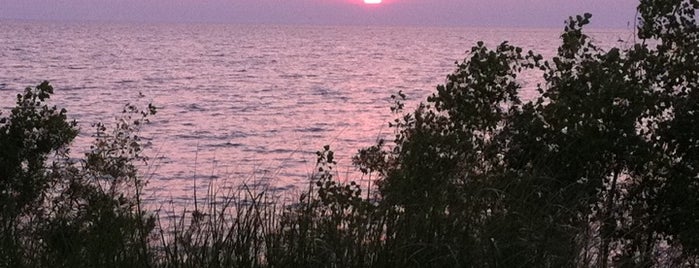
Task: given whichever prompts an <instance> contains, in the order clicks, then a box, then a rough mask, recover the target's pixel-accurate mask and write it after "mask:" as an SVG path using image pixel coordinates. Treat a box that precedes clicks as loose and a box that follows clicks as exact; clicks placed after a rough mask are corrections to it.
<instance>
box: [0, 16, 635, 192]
mask: <svg viewBox="0 0 699 268" xmlns="http://www.w3.org/2000/svg"><path fill="white" fill-rule="evenodd" d="M559 35H560V30H558V29H487V28H399V27H320V26H306V27H303V26H239V25H175V24H149V25H141V24H100V23H83V24H81V23H37V22H15V21H0V97H1V98H0V107H2V109H3V110H4V111H7V109H9V107H12V105H13V100H14V96H15V95H16V94H17V93H18V92H19V91H20V90H21V89H23V88H24V87H26V86H32V85H37V84H38V83H39V82H41V81H42V80H49V81H50V82H51V83H52V85H54V87H55V88H56V95H55V97H54V103H56V104H57V105H59V106H62V107H65V108H67V109H68V111H69V116H70V117H71V118H74V119H76V120H77V121H78V122H79V123H80V128H81V130H82V133H81V136H80V137H79V139H78V141H77V142H76V147H77V148H78V149H77V151H80V148H83V149H84V148H85V146H84V145H86V144H88V142H89V141H90V133H91V128H90V124H91V123H94V122H97V121H104V122H107V123H111V122H113V118H114V116H116V115H118V113H119V112H120V111H121V107H122V106H123V105H124V104H126V103H128V102H137V103H145V102H147V101H152V102H153V103H154V104H155V105H156V106H157V107H158V108H159V111H158V114H157V116H155V117H154V118H153V119H152V123H151V124H149V125H148V126H147V127H146V129H145V132H144V133H143V134H144V135H143V136H145V137H147V143H148V151H147V155H149V156H150V157H151V163H152V166H151V168H149V169H148V170H147V171H146V173H147V174H146V175H147V177H149V178H150V179H149V184H148V193H149V195H148V198H149V199H151V200H163V199H167V200H170V199H172V200H174V201H175V202H181V201H184V200H187V199H186V198H187V197H189V196H190V195H191V193H192V188H193V186H194V179H195V178H197V181H198V184H199V185H200V188H203V187H201V185H206V184H207V183H208V182H211V181H215V182H217V183H224V182H233V183H236V182H241V181H248V182H255V183H267V184H269V185H270V187H272V189H276V190H280V191H282V190H289V189H294V188H299V187H304V186H305V185H306V183H307V181H308V177H309V174H311V173H312V171H313V170H314V164H315V152H316V151H317V150H319V149H321V148H322V146H323V145H326V144H330V145H331V147H332V148H333V149H334V150H335V152H336V157H337V159H338V160H339V161H340V165H339V171H340V177H342V178H349V179H356V178H357V177H358V173H357V172H356V171H354V169H353V168H352V167H351V157H352V155H353V154H354V153H356V151H357V149H360V148H362V147H366V146H370V145H372V144H374V142H375V141H376V139H377V138H379V137H386V136H388V135H390V134H391V130H390V129H388V127H387V122H388V121H390V120H392V118H393V115H391V113H390V110H389V106H390V104H391V101H390V95H391V94H394V93H396V92H397V91H399V90H401V91H403V92H404V93H406V94H407V95H408V97H409V101H408V104H409V105H408V107H414V106H415V104H416V103H417V102H418V101H421V100H423V99H424V98H425V97H426V96H427V95H429V94H430V93H431V92H432V91H433V89H434V88H435V86H436V85H437V84H440V83H443V82H444V78H445V77H446V75H447V74H448V73H450V72H452V71H453V70H454V69H455V65H454V63H455V62H456V61H461V60H463V58H464V57H465V56H466V54H465V52H466V51H467V50H469V49H470V48H471V47H472V46H473V45H474V44H475V42H476V41H478V40H484V41H485V42H486V44H489V45H491V46H493V45H496V44H499V43H500V42H501V41H503V40H509V41H510V42H511V43H512V44H515V45H518V46H521V47H523V48H524V49H525V50H529V49H533V50H535V51H536V52H538V53H541V54H543V55H544V56H546V57H550V56H552V55H554V54H555V51H556V50H555V49H556V45H557V44H559V43H560V42H559V39H558V36H559ZM593 36H594V37H595V39H596V40H597V41H598V42H599V43H602V44H616V42H617V40H618V39H625V40H627V39H629V38H631V35H630V33H629V32H628V31H597V32H594V33H593ZM534 79H535V78H533V77H529V76H525V77H524V78H523V80H522V81H521V82H522V84H523V85H524V87H525V89H524V90H523V92H522V93H521V94H522V96H523V97H525V98H531V97H532V95H533V94H535V93H534V90H533V87H534V86H535V84H536V81H535V80H534ZM139 93H142V94H143V95H145V96H146V97H145V100H144V99H139V97H138V96H139ZM5 113H6V112H5ZM81 145H82V147H81ZM74 153H75V154H77V155H79V154H78V153H77V152H74Z"/></svg>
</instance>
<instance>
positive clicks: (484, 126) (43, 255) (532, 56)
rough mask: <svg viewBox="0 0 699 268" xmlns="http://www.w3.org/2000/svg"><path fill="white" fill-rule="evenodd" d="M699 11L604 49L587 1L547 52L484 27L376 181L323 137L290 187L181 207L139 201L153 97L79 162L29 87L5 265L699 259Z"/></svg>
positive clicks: (650, 9) (410, 123) (9, 157)
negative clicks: (356, 175) (289, 193)
mask: <svg viewBox="0 0 699 268" xmlns="http://www.w3.org/2000/svg"><path fill="white" fill-rule="evenodd" d="M697 10H699V1H697V0H672V1H668V0H641V1H640V4H639V7H638V14H639V17H638V20H639V21H638V25H639V26H638V28H637V41H636V42H635V43H633V44H626V48H611V49H608V50H603V49H600V48H598V47H597V46H596V45H595V43H594V42H593V40H591V38H589V37H588V36H587V35H586V34H585V32H584V31H583V27H584V26H585V25H586V24H588V23H589V21H590V19H591V15H590V14H584V15H580V16H575V17H571V18H569V20H568V21H567V22H566V25H565V30H564V32H563V34H562V35H561V42H562V43H561V45H560V47H559V48H558V53H557V56H555V57H553V58H552V59H544V58H543V57H542V56H540V55H538V54H536V53H535V52H532V51H528V52H524V51H523V50H522V49H521V48H519V47H516V46H514V45H512V44H509V43H507V42H503V43H502V44H500V45H499V46H497V47H495V48H487V47H486V46H484V44H483V43H477V44H475V46H474V47H473V48H472V49H471V50H470V53H469V54H468V56H467V58H466V59H465V60H464V61H463V62H461V63H459V64H458V65H457V68H456V70H455V71H454V72H453V73H451V74H449V75H448V76H447V79H446V83H445V84H444V85H440V86H437V88H436V90H435V91H434V92H433V94H432V95H431V96H430V97H428V98H427V99H426V100H425V101H424V102H423V103H422V104H420V105H419V107H417V108H416V109H415V110H412V111H404V104H403V100H404V98H405V95H403V93H400V92H399V93H397V94H396V95H394V96H393V100H394V101H395V102H394V104H393V105H392V107H390V109H391V110H392V111H393V112H394V113H395V114H396V119H395V121H393V122H391V123H390V126H391V127H392V129H393V131H394V134H395V139H394V140H392V141H379V142H377V144H376V145H374V146H371V147H369V148H363V149H360V150H359V151H358V153H357V154H356V156H355V157H354V159H353V162H354V165H355V166H356V167H357V169H358V170H360V171H361V172H362V173H363V174H365V175H367V176H369V175H371V176H372V177H373V178H376V179H375V182H376V187H375V188H374V189H373V190H372V192H371V193H369V194H368V193H366V191H367V190H368V189H362V188H361V187H359V186H358V184H357V183H355V182H351V181H349V182H347V183H345V182H340V181H338V180H337V179H336V171H335V169H334V168H335V165H336V162H335V159H334V157H333V152H332V151H331V150H330V148H329V147H327V146H326V147H325V148H322V149H321V150H320V151H319V152H318V153H317V159H318V161H317V166H316V168H317V169H316V170H317V172H316V174H315V175H314V176H312V177H310V178H309V180H310V181H311V182H312V183H311V184H310V186H309V187H308V188H307V189H306V190H305V191H304V192H303V193H301V194H299V196H297V197H295V200H296V201H295V202H293V203H289V204H285V203H282V202H280V201H279V200H278V199H277V198H275V197H274V196H273V194H271V193H269V192H266V191H265V190H264V189H257V188H254V187H247V186H245V185H242V186H240V187H238V188H235V189H238V190H237V191H233V192H230V193H228V194H227V195H223V196H209V197H204V199H206V200H215V201H216V202H200V203H201V204H202V205H201V206H199V207H197V208H196V209H195V210H193V211H189V212H183V213H182V214H181V215H180V217H179V218H176V219H172V218H166V217H164V216H163V215H158V214H157V213H155V212H153V211H149V210H147V209H145V208H144V207H145V206H144V205H143V204H142V199H141V196H142V191H143V184H144V178H143V175H142V173H141V172H139V169H138V167H142V166H143V165H145V164H146V163H147V161H145V160H147V158H146V157H144V156H143V155H142V154H143V148H142V147H141V143H140V136H139V131H140V129H141V128H143V127H148V120H149V119H150V118H151V117H152V116H153V115H155V114H156V110H157V109H156V108H155V107H154V106H153V105H149V106H148V107H144V108H140V107H138V106H136V105H130V104H128V105H126V106H125V107H124V110H123V114H122V115H121V117H120V118H121V119H119V120H117V122H116V123H115V124H114V125H109V124H103V123H98V124H95V125H94V134H93V137H94V142H93V144H92V146H91V147H90V150H89V151H88V152H87V153H85V154H84V156H83V157H80V158H77V159H76V158H71V157H69V148H70V145H71V143H72V141H73V140H74V138H75V137H76V136H77V134H78V128H77V126H76V123H75V122H73V121H70V120H69V119H68V118H67V116H66V111H65V110H62V109H59V108H57V107H55V106H51V105H50V97H51V95H52V94H53V87H52V86H51V85H49V83H48V82H44V83H41V84H40V85H38V86H36V87H30V88H27V89H26V90H25V91H24V92H23V93H22V94H19V95H18V96H17V103H16V107H15V108H14V109H12V110H11V111H10V112H9V114H5V113H3V114H0V267H696V266H699V28H698V24H697V21H696V18H695V17H696V16H697ZM525 72H536V73H538V74H541V76H542V80H541V81H542V83H541V84H539V86H538V90H539V93H540V95H539V97H538V98H536V99H534V100H531V101H522V100H521V99H520V97H519V95H518V92H519V91H520V89H521V85H520V84H519V83H518V77H519V76H520V75H521V74H522V73H525ZM165 221H167V223H165Z"/></svg>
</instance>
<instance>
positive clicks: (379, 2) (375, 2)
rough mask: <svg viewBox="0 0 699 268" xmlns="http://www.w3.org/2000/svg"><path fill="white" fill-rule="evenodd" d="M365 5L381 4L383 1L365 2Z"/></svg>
mask: <svg viewBox="0 0 699 268" xmlns="http://www.w3.org/2000/svg"><path fill="white" fill-rule="evenodd" d="M364 4H369V5H376V4H381V0H364Z"/></svg>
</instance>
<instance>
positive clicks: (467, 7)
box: [0, 0, 638, 28]
mask: <svg viewBox="0 0 699 268" xmlns="http://www.w3.org/2000/svg"><path fill="white" fill-rule="evenodd" d="M383 1H384V3H383V4H380V5H365V4H363V0H1V1H0V2H2V4H0V19H30V20H71V21H75V20H77V21H83V20H98V21H134V22H140V21H147V22H220V23H244V24H247V23H265V24H313V25H418V26H497V27H512V26H515V27H562V25H563V21H564V20H565V19H566V18H567V17H568V16H570V15H576V14H581V13H583V12H590V13H592V14H593V15H594V17H593V24H592V26H594V27H602V28H608V27H613V28H625V27H627V24H629V23H630V24H631V25H633V20H634V15H635V7H636V5H637V3H638V0H383Z"/></svg>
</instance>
